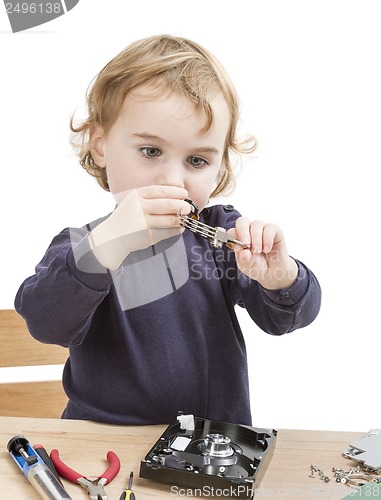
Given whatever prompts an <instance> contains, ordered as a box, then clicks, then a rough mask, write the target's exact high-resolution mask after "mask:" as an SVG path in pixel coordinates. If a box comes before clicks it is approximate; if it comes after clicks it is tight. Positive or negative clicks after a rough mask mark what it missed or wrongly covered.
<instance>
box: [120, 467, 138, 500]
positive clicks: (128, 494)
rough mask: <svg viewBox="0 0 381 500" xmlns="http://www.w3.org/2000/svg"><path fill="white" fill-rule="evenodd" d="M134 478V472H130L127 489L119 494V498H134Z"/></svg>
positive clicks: (122, 499)
mask: <svg viewBox="0 0 381 500" xmlns="http://www.w3.org/2000/svg"><path fill="white" fill-rule="evenodd" d="M133 479H134V473H133V472H131V473H130V478H129V480H128V486H127V489H126V490H124V491H123V493H122V494H121V495H120V497H119V500H136V497H135V493H134V492H133V491H132V481H133Z"/></svg>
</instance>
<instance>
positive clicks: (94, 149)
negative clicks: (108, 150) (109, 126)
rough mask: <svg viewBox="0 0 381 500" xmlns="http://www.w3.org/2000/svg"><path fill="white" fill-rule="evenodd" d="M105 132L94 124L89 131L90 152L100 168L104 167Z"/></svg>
mask: <svg viewBox="0 0 381 500" xmlns="http://www.w3.org/2000/svg"><path fill="white" fill-rule="evenodd" d="M104 141H105V133H104V130H103V128H102V127H101V126H100V125H96V126H95V127H94V128H93V130H92V131H91V132H90V152H91V156H92V157H93V160H94V162H95V163H96V164H97V165H98V166H99V167H101V168H105V167H106V162H105V157H104V147H103V146H104Z"/></svg>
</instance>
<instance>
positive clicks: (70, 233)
mask: <svg viewBox="0 0 381 500" xmlns="http://www.w3.org/2000/svg"><path fill="white" fill-rule="evenodd" d="M89 230H90V228H79V229H68V228H67V229H65V230H63V231H62V232H61V233H60V234H58V235H57V236H56V237H55V238H54V239H53V241H52V243H51V244H50V246H49V248H48V250H47V251H46V253H45V255H44V257H43V259H42V260H41V262H40V263H39V264H38V265H37V266H36V269H35V274H34V275H32V276H30V277H29V278H27V279H26V280H25V281H24V282H23V283H22V285H21V286H20V288H19V290H18V292H17V294H16V297H15V309H16V311H17V312H18V313H19V314H20V315H21V316H22V317H23V318H24V319H25V320H26V323H27V326H28V329H29V331H30V333H31V335H32V336H33V337H34V338H36V339H37V340H39V341H40V342H44V343H52V344H59V345H62V346H64V347H68V346H69V345H72V344H79V343H80V342H81V341H82V340H83V338H84V336H85V335H86V333H87V331H88V328H89V325H90V322H91V318H92V316H93V314H94V312H95V311H96V309H97V307H98V306H99V304H100V303H101V302H102V301H103V300H104V298H105V297H106V296H107V294H108V293H109V290H110V286H111V283H112V276H111V274H110V272H109V271H108V270H107V269H105V268H103V267H102V266H101V265H100V264H99V263H98V261H97V260H96V258H95V256H94V255H93V253H92V251H91V249H90V246H89V242H88V233H89Z"/></svg>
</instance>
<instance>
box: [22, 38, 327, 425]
mask: <svg viewBox="0 0 381 500" xmlns="http://www.w3.org/2000/svg"><path fill="white" fill-rule="evenodd" d="M238 115H239V109H238V99H237V96H236V93H235V90H234V88H233V86H232V84H231V82H230V80H229V78H228V76H227V74H226V73H225V71H224V69H223V68H222V67H221V65H220V63H219V62H218V61H217V60H216V59H215V58H214V57H213V56H212V55H211V54H210V53H209V52H207V51H206V50H205V49H203V48H202V47H200V46H199V45H197V44H196V43H194V42H192V41H190V40H186V39H183V38H178V37H173V36H154V37H151V38H147V39H144V40H140V41H137V42H135V43H133V44H132V45H130V46H129V47H127V48H126V49H125V50H124V51H122V52H121V53H120V54H119V55H117V56H116V57H115V58H114V59H112V60H111V61H110V62H109V63H108V64H107V65H106V66H105V67H104V68H103V70H102V71H101V72H100V73H99V75H98V77H97V79H96V80H95V82H94V84H93V86H92V88H91V91H90V93H89V95H88V118H87V119H86V120H85V121H83V122H82V123H81V124H80V125H79V126H78V127H74V125H73V123H72V124H71V127H72V130H73V132H74V138H78V137H79V138H80V141H79V155H80V159H81V164H82V166H83V167H84V168H85V169H86V170H87V171H88V172H89V173H90V174H91V175H94V176H95V177H96V178H97V180H98V182H99V184H100V185H101V186H102V187H103V188H104V189H106V190H109V191H111V193H112V195H113V196H114V198H115V200H116V208H115V210H114V211H113V212H112V213H111V214H109V215H108V216H106V217H104V218H103V219H101V220H97V221H94V222H92V223H90V224H88V225H87V226H86V227H83V228H76V229H75V228H67V229H65V230H63V231H62V232H61V233H60V234H59V235H58V236H56V237H55V238H54V239H53V241H52V243H51V245H50V246H49V248H48V250H47V252H46V254H45V256H44V258H43V259H42V261H41V262H40V263H39V264H38V265H37V267H36V274H35V275H33V276H31V277H29V278H28V279H26V280H25V282H24V283H23V284H22V285H21V287H20V289H19V291H18V293H17V296H16V299H15V307H16V310H17V311H18V312H19V313H20V314H21V315H22V316H23V317H24V318H25V319H26V321H27V324H28V328H29V330H30V332H31V334H32V335H33V336H34V337H35V338H36V339H38V340H40V341H41V342H46V343H56V344H60V345H63V346H67V347H69V349H70V356H69V358H68V360H67V363H66V365H65V368H64V374H63V385H64V388H65V391H66V393H67V395H68V398H69V403H68V405H67V408H66V409H65V411H64V413H63V417H64V418H75V419H88V420H95V421H100V422H106V423H113V424H159V423H161V424H162V423H169V422H171V421H173V419H174V418H175V416H176V415H177V412H178V411H183V412H185V413H192V414H194V415H196V416H199V417H202V418H208V419H213V420H220V421H226V422H231V423H243V424H251V411H250V402H249V385H248V370H247V359H246V350H245V344H244V339H243V336H242V332H241V330H240V327H239V324H238V321H237V317H236V314H235V310H234V308H235V306H236V305H237V304H238V305H240V306H241V307H244V308H246V309H247V311H248V313H249V314H250V316H251V317H252V319H253V320H254V321H255V323H256V324H257V325H259V327H260V328H262V329H263V330H264V331H266V332H268V333H270V334H273V335H281V334H284V333H287V332H290V331H292V330H294V329H296V328H302V327H304V326H306V325H308V324H309V323H311V321H313V320H314V318H315V317H316V315H317V314H318V311H319V308H320V287H319V284H318V282H317V280H316V278H315V277H314V275H313V274H312V273H311V271H310V270H309V269H308V268H307V267H306V266H305V265H304V264H302V263H301V262H300V261H297V260H295V259H293V258H291V257H290V256H289V255H288V252H287V248H286V243H285V239H284V236H283V233H282V231H281V229H280V228H279V227H277V226H276V225H274V224H266V223H264V222H262V221H251V220H250V219H247V218H244V217H241V216H240V214H239V213H238V212H237V211H236V210H235V209H234V207H232V206H231V205H225V206H222V205H215V206H210V207H207V208H205V207H206V205H207V204H208V201H209V199H211V198H214V197H216V196H217V195H219V194H222V193H225V192H226V191H227V190H228V189H229V188H231V187H232V185H233V182H234V178H233V173H232V167H231V161H232V154H234V153H245V152H249V151H252V150H253V149H254V145H255V144H254V140H252V139H248V140H246V141H243V142H240V141H239V140H238V138H237V121H238V117H239V116H238ZM77 143H78V141H77ZM186 200H188V201H186ZM189 200H192V202H193V204H192V203H190V202H189ZM194 205H196V206H197V207H198V208H199V211H200V221H201V222H203V223H206V224H208V225H210V226H213V227H214V226H218V227H223V228H226V229H228V230H229V231H228V232H229V234H230V235H231V236H232V237H234V238H235V239H237V240H239V241H240V242H241V243H243V245H238V244H233V245H229V246H226V245H223V246H222V248H214V247H212V246H211V245H210V243H209V241H208V240H207V239H205V238H203V237H201V236H200V235H198V234H195V233H193V232H192V231H189V229H184V228H183V227H181V224H180V219H179V214H182V215H187V214H190V212H191V211H192V207H193V206H194ZM193 210H194V208H193Z"/></svg>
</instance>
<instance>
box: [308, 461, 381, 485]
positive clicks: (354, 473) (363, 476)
mask: <svg viewBox="0 0 381 500" xmlns="http://www.w3.org/2000/svg"><path fill="white" fill-rule="evenodd" d="M332 472H333V477H335V478H336V482H337V483H342V484H347V485H348V486H352V487H356V488H360V486H362V485H363V484H365V483H367V482H374V483H381V477H377V476H374V475H371V474H370V472H373V473H374V472H375V471H369V470H366V469H365V470H361V468H360V466H359V465H358V466H357V467H354V468H352V469H349V470H347V471H345V470H344V469H340V468H338V467H333V468H332ZM377 472H379V471H377ZM316 473H318V474H319V477H320V479H321V480H322V481H324V482H326V483H328V482H329V481H330V480H331V478H330V477H329V476H327V475H326V474H325V473H324V471H323V470H322V469H320V468H319V467H318V466H317V465H311V472H310V477H316Z"/></svg>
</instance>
